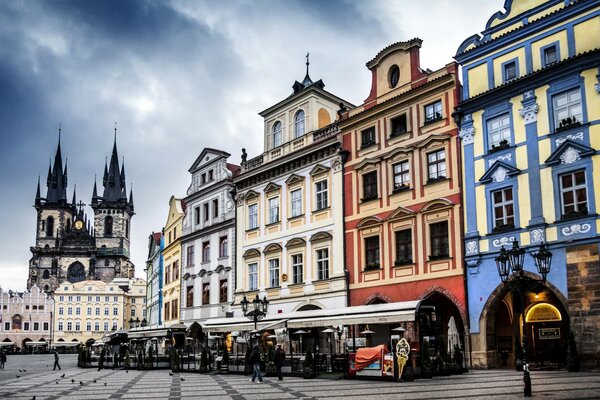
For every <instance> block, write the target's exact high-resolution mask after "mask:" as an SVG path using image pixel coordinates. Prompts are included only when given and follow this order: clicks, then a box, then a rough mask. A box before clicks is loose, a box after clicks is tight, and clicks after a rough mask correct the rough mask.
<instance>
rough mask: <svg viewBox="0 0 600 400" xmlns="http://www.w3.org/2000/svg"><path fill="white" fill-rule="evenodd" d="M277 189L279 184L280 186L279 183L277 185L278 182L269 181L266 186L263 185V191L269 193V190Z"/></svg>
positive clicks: (275, 190)
mask: <svg viewBox="0 0 600 400" xmlns="http://www.w3.org/2000/svg"><path fill="white" fill-rule="evenodd" d="M279 189H281V186H280V185H278V184H276V183H273V182H269V183H268V184H267V186H265V190H264V192H265V193H269V192H277V191H279Z"/></svg>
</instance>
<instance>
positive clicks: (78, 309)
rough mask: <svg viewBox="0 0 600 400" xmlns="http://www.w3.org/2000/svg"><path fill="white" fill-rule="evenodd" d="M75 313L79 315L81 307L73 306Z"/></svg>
mask: <svg viewBox="0 0 600 400" xmlns="http://www.w3.org/2000/svg"><path fill="white" fill-rule="evenodd" d="M75 315H81V307H75Z"/></svg>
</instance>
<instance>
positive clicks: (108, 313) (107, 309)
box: [104, 307, 110, 315]
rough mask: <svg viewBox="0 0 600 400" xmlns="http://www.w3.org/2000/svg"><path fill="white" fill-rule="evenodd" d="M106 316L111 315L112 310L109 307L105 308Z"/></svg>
mask: <svg viewBox="0 0 600 400" xmlns="http://www.w3.org/2000/svg"><path fill="white" fill-rule="evenodd" d="M104 315H110V309H109V308H108V307H104Z"/></svg>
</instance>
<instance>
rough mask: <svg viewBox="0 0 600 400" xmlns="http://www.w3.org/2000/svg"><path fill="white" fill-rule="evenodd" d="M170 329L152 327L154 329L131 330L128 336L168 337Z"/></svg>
mask: <svg viewBox="0 0 600 400" xmlns="http://www.w3.org/2000/svg"><path fill="white" fill-rule="evenodd" d="M167 331H168V329H166V328H164V329H152V330H140V331H133V330H132V331H129V333H128V334H127V337H128V338H129V339H150V338H157V337H164V338H166V337H167Z"/></svg>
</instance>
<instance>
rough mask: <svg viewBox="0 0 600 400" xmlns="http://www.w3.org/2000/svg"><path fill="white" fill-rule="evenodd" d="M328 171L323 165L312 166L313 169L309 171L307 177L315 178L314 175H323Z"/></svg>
mask: <svg viewBox="0 0 600 400" xmlns="http://www.w3.org/2000/svg"><path fill="white" fill-rule="evenodd" d="M330 169H331V168H329V167H326V166H324V165H320V164H317V165H315V166H314V168H313V169H311V170H310V172H309V175H310V176H315V175H320V174H325V173H327V172H329V170H330Z"/></svg>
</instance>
